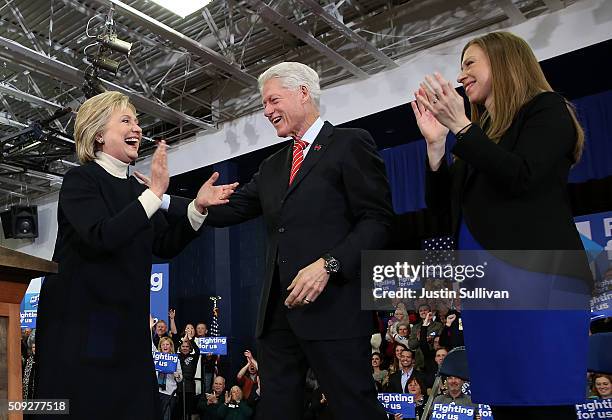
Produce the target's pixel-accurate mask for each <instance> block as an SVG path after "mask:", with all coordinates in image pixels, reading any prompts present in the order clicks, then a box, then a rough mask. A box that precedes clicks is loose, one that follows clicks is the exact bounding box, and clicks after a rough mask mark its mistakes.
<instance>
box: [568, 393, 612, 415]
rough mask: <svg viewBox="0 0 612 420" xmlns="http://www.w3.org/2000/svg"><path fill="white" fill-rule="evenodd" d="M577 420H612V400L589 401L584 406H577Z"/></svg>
mask: <svg viewBox="0 0 612 420" xmlns="http://www.w3.org/2000/svg"><path fill="white" fill-rule="evenodd" d="M576 418H577V419H578V420H582V419H612V398H606V399H605V400H601V399H599V400H588V401H587V402H585V403H584V404H576Z"/></svg>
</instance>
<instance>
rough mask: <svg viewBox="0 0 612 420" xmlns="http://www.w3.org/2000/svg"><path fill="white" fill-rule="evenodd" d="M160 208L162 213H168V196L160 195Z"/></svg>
mask: <svg viewBox="0 0 612 420" xmlns="http://www.w3.org/2000/svg"><path fill="white" fill-rule="evenodd" d="M160 208H161V209H162V210H164V211H168V208H170V196H169V195H168V194H164V195H162V199H161V207H160Z"/></svg>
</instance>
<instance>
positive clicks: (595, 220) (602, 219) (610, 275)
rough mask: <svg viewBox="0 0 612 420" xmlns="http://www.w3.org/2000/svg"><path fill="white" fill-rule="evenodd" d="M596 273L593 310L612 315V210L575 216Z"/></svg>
mask: <svg viewBox="0 0 612 420" xmlns="http://www.w3.org/2000/svg"><path fill="white" fill-rule="evenodd" d="M574 221H575V222H576V229H578V232H579V233H580V237H581V239H582V243H583V245H584V248H585V250H586V251H587V254H588V256H589V262H590V263H591V268H592V270H593V272H594V274H595V288H594V292H593V299H592V300H591V311H592V312H594V313H598V314H602V315H604V316H612V212H605V213H595V214H588V215H586V216H579V217H576V218H574Z"/></svg>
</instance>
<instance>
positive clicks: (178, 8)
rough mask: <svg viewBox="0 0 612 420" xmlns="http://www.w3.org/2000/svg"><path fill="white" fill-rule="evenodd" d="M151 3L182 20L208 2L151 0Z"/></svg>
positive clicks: (197, 0) (208, 1) (198, 0)
mask: <svg viewBox="0 0 612 420" xmlns="http://www.w3.org/2000/svg"><path fill="white" fill-rule="evenodd" d="M152 1H153V3H157V4H159V5H160V6H162V7H163V8H165V9H168V10H170V11H171V12H172V13H174V14H176V15H179V16H180V17H182V18H183V19H184V18H186V17H187V16H189V15H190V14H192V13H194V12H196V11H198V10H200V9H201V8H203V7H204V6H206V5H207V4H208V3H210V0H181V1H177V0H152Z"/></svg>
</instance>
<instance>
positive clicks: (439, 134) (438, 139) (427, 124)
mask: <svg viewBox="0 0 612 420" xmlns="http://www.w3.org/2000/svg"><path fill="white" fill-rule="evenodd" d="M425 96H426V92H425V90H423V88H421V89H419V90H418V91H417V92H415V93H414V97H415V101H414V102H410V105H411V106H412V112H414V116H415V117H416V122H417V125H418V126H419V130H421V134H422V135H423V137H425V141H426V142H427V146H428V147H429V145H439V144H444V143H445V142H446V135H447V134H448V128H446V127H445V126H444V125H442V124H441V123H440V122H439V121H438V120H437V119H436V117H435V116H434V115H433V114H432V113H431V112H430V111H428V110H427V108H426V107H425V104H424V103H423V101H422V99H421V98H423V97H425Z"/></svg>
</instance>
